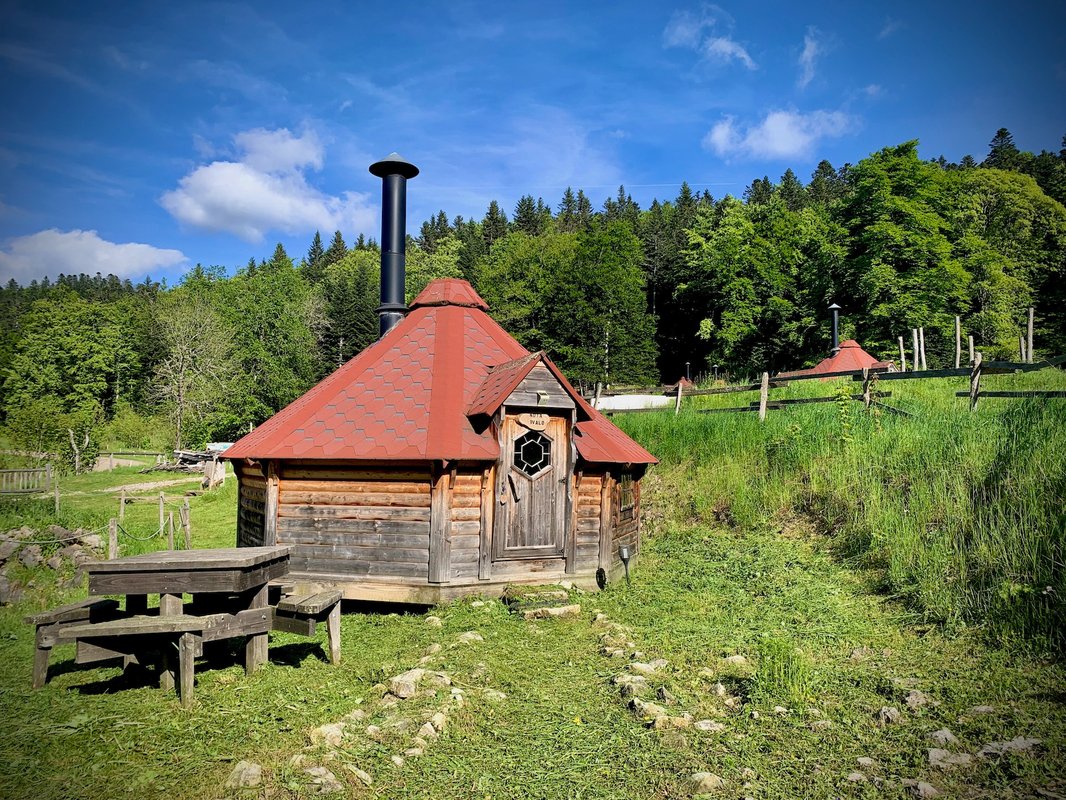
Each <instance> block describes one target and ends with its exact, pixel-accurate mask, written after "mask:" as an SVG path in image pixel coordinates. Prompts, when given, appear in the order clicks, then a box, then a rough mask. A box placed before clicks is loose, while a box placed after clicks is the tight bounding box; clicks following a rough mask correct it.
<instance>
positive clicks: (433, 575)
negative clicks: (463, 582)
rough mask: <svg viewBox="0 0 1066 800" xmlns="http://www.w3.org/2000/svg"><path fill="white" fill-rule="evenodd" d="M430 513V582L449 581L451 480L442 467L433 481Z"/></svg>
mask: <svg viewBox="0 0 1066 800" xmlns="http://www.w3.org/2000/svg"><path fill="white" fill-rule="evenodd" d="M430 497H431V501H430V502H431V504H430V515H429V582H430V583H447V582H448V580H449V574H448V572H449V569H448V567H449V564H450V563H451V501H452V495H451V481H450V474H449V472H448V471H446V470H444V469H440V471H439V472H438V474H437V475H436V476H435V478H434V481H433V492H432V494H431V496H430Z"/></svg>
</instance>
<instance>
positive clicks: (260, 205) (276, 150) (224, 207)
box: [159, 128, 376, 242]
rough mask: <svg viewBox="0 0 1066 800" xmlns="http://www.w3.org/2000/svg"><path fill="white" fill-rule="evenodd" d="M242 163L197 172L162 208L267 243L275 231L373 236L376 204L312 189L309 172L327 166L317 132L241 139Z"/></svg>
mask: <svg viewBox="0 0 1066 800" xmlns="http://www.w3.org/2000/svg"><path fill="white" fill-rule="evenodd" d="M234 144H235V145H236V146H237V148H238V150H239V151H240V155H239V156H237V157H236V160H234V161H213V162H211V163H210V164H204V165H202V166H199V167H197V168H196V169H194V170H193V171H192V172H190V173H189V174H188V175H186V176H185V177H184V178H182V179H181V180H180V181H179V182H178V187H177V188H176V189H173V190H171V191H169V192H166V193H165V194H164V195H163V196H162V197H161V198H160V199H159V202H160V204H161V205H162V206H163V208H165V209H166V210H167V211H168V212H170V214H171V216H173V217H174V218H175V219H177V220H178V221H179V222H182V223H184V224H186V225H191V226H193V227H195V228H200V229H203V230H209V231H221V232H225V233H233V234H236V235H237V236H240V237H241V238H242V239H245V240H247V241H249V242H260V241H262V240H263V238H264V237H265V236H266V235H267V234H268V233H269V232H270V231H282V232H284V233H287V234H290V235H295V234H303V233H308V232H310V231H313V230H325V231H331V230H349V231H350V230H369V229H371V227H372V226H373V223H374V220H375V218H376V211H375V210H374V209H372V208H371V207H370V205H369V204H368V200H369V196H368V195H366V194H362V193H355V192H345V193H344V194H343V195H342V196H340V197H336V196H332V195H328V194H325V193H323V192H321V191H319V190H318V189H316V188H315V187H313V186H312V185H311V184H310V183H308V180H307V175H306V174H305V173H306V171H307V170H308V169H312V170H319V169H321V168H322V165H323V163H324V161H325V153H324V149H323V147H322V143H321V142H320V141H319V139H318V136H317V135H316V134H315V133H314V132H313V131H310V130H309V131H305V132H304V133H303V134H302V135H301V136H294V135H293V134H292V133H291V132H290V131H289V130H287V129H285V128H281V129H278V130H273V131H270V130H265V129H262V128H256V129H254V130H248V131H244V132H242V133H238V134H237V135H236V136H235V137H234Z"/></svg>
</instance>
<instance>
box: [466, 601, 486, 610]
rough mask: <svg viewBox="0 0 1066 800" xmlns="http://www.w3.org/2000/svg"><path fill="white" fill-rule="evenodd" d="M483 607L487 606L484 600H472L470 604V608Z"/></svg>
mask: <svg viewBox="0 0 1066 800" xmlns="http://www.w3.org/2000/svg"><path fill="white" fill-rule="evenodd" d="M484 605H488V604H487V603H486V602H485V601H484V600H474V601H473V602H472V603H471V604H470V607H471V608H481V607H482V606H484Z"/></svg>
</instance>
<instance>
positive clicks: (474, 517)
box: [452, 490, 481, 528]
mask: <svg viewBox="0 0 1066 800" xmlns="http://www.w3.org/2000/svg"><path fill="white" fill-rule="evenodd" d="M478 499H479V500H480V499H481V491H480V490H478ZM452 522H453V523H455V522H473V523H475V524H477V526H478V527H479V528H480V527H481V508H480V507H478V508H452Z"/></svg>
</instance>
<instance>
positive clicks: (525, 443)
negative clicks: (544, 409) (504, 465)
mask: <svg viewBox="0 0 1066 800" xmlns="http://www.w3.org/2000/svg"><path fill="white" fill-rule="evenodd" d="M551 463H552V440H551V439H550V438H549V437H547V436H545V435H544V434H543V433H541V432H540V431H528V432H526V433H523V434H522V435H521V436H519V437H518V438H517V439H515V442H514V467H515V469H517V470H518V471H519V472H521V473H522V474H523V475H525V476H526V477H529V478H535V477H536V476H537V475H539V474H540V473H541V472H543V471H544V470H545V469H547V468H548V467H550V466H551Z"/></svg>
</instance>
